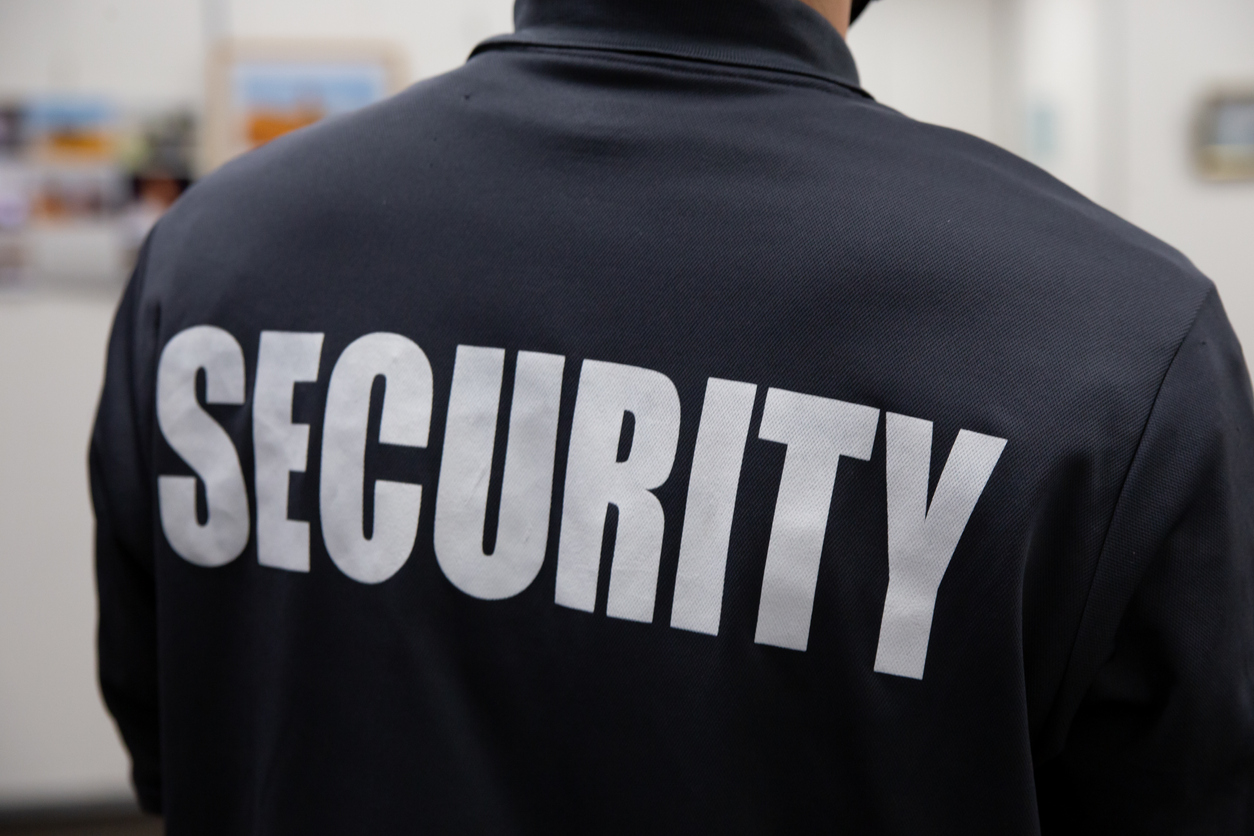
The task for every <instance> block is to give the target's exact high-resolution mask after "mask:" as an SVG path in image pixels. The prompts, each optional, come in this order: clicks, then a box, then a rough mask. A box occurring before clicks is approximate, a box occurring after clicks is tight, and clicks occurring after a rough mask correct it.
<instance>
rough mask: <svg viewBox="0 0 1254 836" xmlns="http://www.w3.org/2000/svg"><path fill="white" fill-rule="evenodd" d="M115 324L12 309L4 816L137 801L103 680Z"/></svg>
mask: <svg viewBox="0 0 1254 836" xmlns="http://www.w3.org/2000/svg"><path fill="white" fill-rule="evenodd" d="M112 318H113V304H112V302H111V301H110V300H107V299H91V298H86V299H73V298H52V299H47V298H45V299H39V298H26V299H12V298H9V299H6V300H4V301H3V303H0V392H3V395H0V806H3V805H12V804H34V803H40V802H48V801H57V800H63V799H67V798H75V799H93V800H95V799H109V798H111V797H118V796H124V795H125V794H126V793H127V792H128V786H127V777H126V776H127V768H128V765H127V760H126V756H125V755H124V754H123V751H122V748H121V746H120V745H119V744H118V740H117V736H116V734H115V732H114V729H113V725H112V723H111V722H110V721H109V719H108V717H107V715H106V714H105V711H104V708H103V706H102V705H101V702H100V697H99V692H98V690H97V687H96V682H95V662H94V654H95V647H94V641H95V620H96V599H95V592H94V589H93V585H92V569H91V565H92V558H91V555H92V546H91V543H92V518H91V506H90V500H89V498H88V487H87V439H88V435H89V433H90V430H91V421H92V414H93V412H94V409H95V400H96V393H97V392H98V390H99V386H100V375H101V371H102V368H103V363H104V345H105V339H106V337H107V335H108V330H109V324H110V322H111V320H112Z"/></svg>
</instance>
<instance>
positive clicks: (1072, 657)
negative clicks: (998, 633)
mask: <svg viewBox="0 0 1254 836" xmlns="http://www.w3.org/2000/svg"><path fill="white" fill-rule="evenodd" d="M1216 293H1217V288H1216V287H1215V285H1214V284H1213V283H1212V284H1211V286H1210V288H1209V290H1207V292H1206V293H1205V294H1203V296H1202V298H1201V300H1200V301H1199V302H1198V305H1197V308H1196V309H1195V310H1194V311H1193V315H1192V317H1191V318H1190V320H1189V325H1188V327H1187V328H1185V330H1184V333H1183V334H1182V335H1181V337H1180V340H1179V342H1177V343H1176V347H1175V349H1174V350H1173V351H1172V353H1171V360H1170V361H1169V362H1168V363H1167V365H1166V366H1165V367H1164V368H1163V373H1162V377H1161V378H1160V379H1159V381H1158V387H1157V388H1156V389H1155V390H1154V399H1153V401H1152V402H1151V403H1150V407H1149V409H1148V410H1146V413H1145V420H1144V421H1143V422H1142V424H1141V432H1140V434H1139V436H1138V437H1137V441H1136V447H1135V449H1134V450H1133V451H1132V455H1131V456H1130V457H1129V459H1128V466H1127V469H1126V470H1125V471H1124V474H1123V480H1122V482H1120V485H1119V493H1118V495H1117V496H1116V498H1115V504H1114V508H1113V509H1112V510H1111V513H1110V519H1109V520H1108V521H1107V523H1106V530H1105V531H1104V532H1103V533H1102V545H1101V547H1100V548H1099V549H1098V552H1097V562H1096V563H1094V564H1093V573H1092V575H1091V576H1090V578H1089V583H1088V589H1086V590H1085V593H1084V608H1083V609H1082V610H1081V612H1080V621H1079V625H1078V626H1077V628H1076V632H1075V637H1074V639H1073V640H1072V643H1071V650H1070V652H1069V653H1068V654H1067V664H1066V667H1065V668H1064V669H1063V675H1062V678H1061V680H1060V684H1059V687H1058V689H1057V691H1055V693H1054V698H1053V700H1051V702H1050V707H1049V711H1048V712H1046V714H1045V717H1046V722H1045V727H1046V728H1048V727H1049V725H1050V718H1053V717H1054V714H1055V712H1056V711H1057V710H1058V701H1059V700H1060V699H1061V698H1062V695H1063V693H1064V691H1065V690H1066V684H1067V682H1068V680H1069V679H1070V677H1071V676H1072V674H1073V673H1074V672H1075V668H1076V665H1077V664H1078V662H1077V656H1078V654H1079V649H1080V646H1081V644H1082V643H1083V642H1082V639H1083V638H1084V635H1083V634H1084V632H1085V625H1086V624H1087V623H1088V621H1089V616H1090V613H1091V612H1092V609H1093V588H1094V586H1096V584H1097V579H1098V576H1099V575H1100V573H1101V568H1102V566H1104V565H1105V564H1106V563H1108V562H1109V561H1108V560H1107V545H1108V544H1109V542H1110V532H1111V530H1112V529H1113V528H1114V526H1115V520H1116V519H1117V518H1118V516H1119V510H1120V509H1121V508H1122V506H1123V501H1124V494H1125V493H1126V492H1127V490H1128V481H1129V480H1130V479H1131V477H1132V469H1133V468H1134V467H1135V466H1136V463H1137V461H1138V460H1139V459H1140V457H1141V448H1142V446H1143V445H1144V444H1145V436H1146V434H1147V433H1148V432H1149V425H1150V422H1151V421H1152V420H1153V419H1154V414H1155V412H1157V410H1158V401H1159V399H1160V398H1161V397H1162V393H1163V387H1164V386H1166V385H1167V377H1168V376H1169V375H1170V374H1171V370H1172V369H1173V368H1174V367H1175V365H1176V360H1177V359H1178V358H1179V356H1180V352H1181V350H1182V349H1183V348H1184V344H1185V343H1187V342H1188V341H1189V337H1190V336H1191V335H1192V334H1193V331H1194V329H1195V328H1197V323H1198V319H1199V318H1200V317H1201V315H1202V310H1203V308H1205V307H1206V304H1207V302H1209V301H1210V299H1211V297H1212V296H1214V295H1215V294H1216ZM1067 726H1068V729H1069V728H1070V723H1069V722H1068V724H1067ZM1066 737H1067V735H1066V734H1065V733H1064V734H1062V735H1060V739H1061V741H1062V742H1063V744H1064V746H1065V740H1066ZM1056 754H1057V753H1056V752H1055V753H1052V754H1051V755H1050V757H1053V756H1054V755H1056ZM1033 760H1034V761H1037V762H1038V763H1039V762H1040V761H1039V760H1038V759H1037V758H1036V757H1035V756H1034V757H1033Z"/></svg>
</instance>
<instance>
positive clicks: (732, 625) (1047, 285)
mask: <svg viewBox="0 0 1254 836" xmlns="http://www.w3.org/2000/svg"><path fill="white" fill-rule="evenodd" d="M720 8H721V9H722V12H721V13H720V14H719V15H713V16H711V15H710V14H709V13H708V8H707V7H706V5H705V4H698V3H697V2H696V0H691V2H689V0H667V2H660V0H613V1H612V0H578V2H574V0H523V2H520V3H519V6H518V10H517V20H518V31H517V32H516V33H515V34H514V35H511V36H506V37H503V38H498V39H494V40H492V41H489V42H487V43H485V44H484V45H482V46H481V47H480V48H479V49H478V50H477V51H476V53H475V55H474V56H473V57H472V58H471V59H470V60H469V61H468V63H467V64H466V65H465V66H464V67H463V68H461V69H459V70H456V71H455V72H452V73H450V74H448V75H444V76H441V77H439V78H435V79H432V80H429V81H425V82H422V83H420V84H418V85H415V86H414V87H412V88H410V89H409V90H407V91H405V92H404V93H402V94H400V95H398V96H396V97H394V98H392V99H391V100H389V101H387V102H385V103H382V104H380V105H378V106H375V107H371V108H368V109H366V110H364V111H360V112H358V113H356V114H353V115H351V116H348V117H345V118H338V119H332V120H328V121H326V122H324V123H320V124H318V125H316V126H313V127H311V128H308V129H305V130H302V131H299V132H297V133H295V134H292V135H290V136H286V137H283V138H280V139H278V140H276V141H274V142H272V143H270V144H269V145H267V146H265V147H264V148H261V149H259V150H257V151H254V152H252V153H249V154H247V155H245V156H244V157H242V158H240V159H238V160H236V161H235V162H233V163H230V164H229V165H227V166H225V167H224V168H223V169H222V170H221V171H219V172H217V173H215V174H213V175H212V176H210V177H208V178H206V179H205V180H203V181H202V182H200V183H198V184H197V185H196V186H195V187H194V188H193V189H192V190H191V191H190V192H189V193H188V194H187V195H186V196H184V198H183V199H181V200H180V201H179V203H178V204H177V205H176V206H175V207H174V208H173V209H172V210H171V211H170V212H169V213H168V214H167V215H166V217H165V218H164V219H163V220H162V221H161V222H160V223H159V224H158V226H157V228H156V230H155V231H154V233H153V234H152V236H151V238H150V240H149V242H148V244H147V245H146V247H145V249H144V251H143V253H142V255H141V259H140V263H139V266H138V268H137V270H136V272H135V275H134V278H133V279H132V281H131V284H130V287H129V289H128V290H127V292H126V295H125V297H124V299H123V300H122V303H121V306H120V308H119V311H118V316H117V322H116V325H115V328H114V332H113V337H112V341H111V343H110V348H109V361H108V370H107V374H106V381H105V386H104V391H103V394H102V397H101V404H100V410H99V415H98V418H97V424H96V428H95V434H94V436H93V439H92V447H91V472H92V488H93V498H94V501H95V507H96V513H97V522H98V526H97V573H98V583H99V591H100V633H99V646H100V676H101V683H102V689H103V692H104V696H105V699H106V701H107V703H108V705H109V708H110V710H111V711H112V712H113V715H114V717H115V718H116V719H117V722H118V725H119V727H120V729H121V731H122V734H123V736H124V738H125V740H126V743H127V745H128V746H129V748H130V750H131V753H132V756H133V759H134V771H135V781H136V785H137V787H138V789H139V792H140V798H141V801H142V802H143V803H144V805H145V806H146V807H148V808H149V809H154V810H156V809H160V810H163V811H164V812H165V815H166V821H167V826H168V832H169V833H171V834H172V836H180V834H193V833H205V834H254V833H255V834H283V833H293V834H298V833H299V834H321V833H326V834H337V833H345V834H347V833H354V834H355V833H371V834H387V833H397V834H402V833H404V834H409V833H414V832H437V833H454V832H456V833H467V832H469V833H671V832H687V833H694V832H695V833H723V832H726V833H765V832H782V833H801V832H831V831H838V832H849V833H901V834H920V833H946V834H949V833H998V834H1033V833H1038V832H1045V833H1067V834H1072V833H1089V832H1091V833H1112V832H1119V833H1125V832H1126V833H1208V834H1214V833H1225V834H1226V833H1232V834H1236V833H1247V832H1250V828H1251V826H1252V823H1254V820H1252V819H1251V812H1250V804H1251V769H1252V765H1251V761H1252V757H1254V689H1252V685H1254V683H1252V676H1254V673H1252V671H1254V608H1252V606H1251V602H1252V598H1254V577H1252V574H1254V573H1252V569H1254V567H1252V561H1254V551H1252V545H1254V531H1252V530H1251V527H1252V524H1254V516H1252V514H1251V502H1252V501H1254V500H1252V497H1254V458H1252V457H1254V447H1252V445H1251V442H1250V439H1251V438H1254V407H1252V405H1251V393H1250V387H1249V382H1248V375H1247V372H1246V368H1245V364H1244V361H1243V359H1242V356H1241V350H1240V347H1239V346H1238V344H1237V342H1236V339H1235V337H1234V336H1233V333H1232V331H1231V329H1230V327H1229V326H1228V323H1227V320H1226V318H1225V316H1224V313H1223V309H1222V307H1221V305H1220V301H1219V298H1218V296H1217V295H1216V293H1215V290H1214V288H1213V286H1212V285H1211V284H1210V283H1209V282H1208V281H1207V280H1206V279H1205V278H1204V277H1203V276H1201V275H1199V274H1198V272H1197V271H1196V270H1195V269H1194V268H1193V267H1192V266H1191V265H1190V264H1189V263H1188V261H1187V260H1185V259H1184V258H1183V257H1182V256H1181V255H1180V254H1178V253H1176V252H1174V251H1173V250H1171V249H1170V248H1169V247H1167V246H1165V245H1164V244H1162V243H1160V242H1158V241H1156V240H1154V239H1153V238H1151V237H1149V236H1148V235H1146V234H1144V233H1142V232H1140V231H1138V230H1137V229H1135V228H1133V227H1131V226H1130V225H1128V224H1126V223H1124V222H1122V221H1120V220H1119V219H1118V218H1115V217H1113V216H1111V215H1110V214H1108V213H1106V212H1105V211H1103V210H1101V209H1099V208H1098V207H1096V206H1094V205H1093V204H1092V203H1090V202H1088V201H1087V200H1085V199H1084V198H1083V197H1081V196H1080V195H1078V194H1076V193H1074V192H1072V191H1071V190H1069V189H1067V188H1066V187H1065V186H1063V185H1061V184H1059V183H1058V182H1056V181H1055V180H1053V179H1052V178H1050V177H1049V176H1048V175H1046V174H1044V173H1043V172H1041V171H1039V170H1037V169H1035V168H1033V167H1032V166H1030V165H1028V164H1027V163H1024V162H1023V161H1021V160H1019V159H1017V158H1015V157H1013V156H1011V155H1009V154H1007V153H1005V152H1003V151H1000V150H998V149H996V148H994V147H992V146H990V145H987V144H985V143H983V142H981V141H979V140H976V139H974V138H971V137H969V136H965V135H963V134H960V133H957V132H954V131H949V130H945V129H942V128H937V127H933V126H928V125H923V124H920V123H917V122H913V121H911V120H909V119H906V118H904V117H903V116H901V115H900V114H897V113H895V112H893V111H892V110H890V109H888V108H886V107H883V106H881V105H878V104H876V103H875V102H874V101H873V100H871V99H870V98H869V97H868V96H867V95H866V94H865V93H864V92H862V91H861V90H860V89H858V87H857V76H856V70H855V69H854V66H853V61H852V58H851V56H850V55H849V53H848V50H847V49H846V48H845V46H844V43H843V41H841V39H840V38H839V36H838V35H836V33H835V32H834V31H833V30H832V29H831V28H830V27H829V26H828V25H827V24H826V23H825V22H824V21H823V20H822V19H821V18H819V17H818V16H817V15H816V14H814V13H813V12H812V11H811V10H810V9H809V8H807V7H805V6H803V5H802V4H800V3H797V2H793V0H729V2H727V3H725V4H722V5H721V6H720ZM283 509H286V514H285V515H284V513H283ZM481 525H482V530H479V528H480V526H481Z"/></svg>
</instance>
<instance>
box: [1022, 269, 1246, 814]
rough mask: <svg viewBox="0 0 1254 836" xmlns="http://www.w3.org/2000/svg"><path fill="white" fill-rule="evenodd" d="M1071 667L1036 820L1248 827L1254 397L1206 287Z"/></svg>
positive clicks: (1120, 513) (1142, 452) (1113, 532)
mask: <svg viewBox="0 0 1254 836" xmlns="http://www.w3.org/2000/svg"><path fill="white" fill-rule="evenodd" d="M1071 669H1072V670H1071V673H1072V674H1074V676H1073V679H1072V682H1073V687H1074V689H1075V697H1074V708H1073V712H1072V714H1071V722H1070V727H1069V732H1068V735H1067V737H1066V742H1065V745H1064V747H1063V750H1062V752H1061V753H1060V754H1059V755H1058V756H1056V757H1054V758H1052V759H1051V760H1049V761H1047V762H1046V763H1043V764H1039V765H1038V768H1039V771H1038V792H1039V802H1040V809H1041V820H1042V825H1043V827H1044V831H1045V832H1046V833H1173V834H1174V833H1205V834H1238V833H1240V834H1245V833H1254V403H1252V399H1251V392H1250V381H1249V373H1248V371H1247V369H1246V366H1245V362H1244V360H1243V359H1242V355H1241V347H1240V345H1239V344H1238V342H1237V339H1236V336H1235V335H1234V334H1233V332H1232V328H1231V326H1230V325H1229V323H1228V320H1227V318H1226V316H1225V314H1224V311H1223V307H1222V305H1221V304H1220V302H1219V298H1218V296H1217V294H1216V293H1215V292H1214V291H1213V290H1212V291H1211V293H1210V295H1209V297H1208V298H1207V300H1206V301H1205V302H1204V303H1203V305H1202V307H1201V309H1200V310H1199V312H1198V315H1197V317H1196V320H1195V322H1194V324H1193V327H1192V328H1191V330H1190V332H1189V333H1188V335H1187V336H1186V338H1185V339H1184V341H1183V342H1182V343H1181V345H1180V347H1179V350H1178V352H1177V354H1176V356H1175V358H1174V360H1173V361H1172V364H1171V366H1170V368H1169V370H1168V371H1167V374H1166V376H1165V377H1164V379H1163V383H1162V387H1161V389H1160V391H1159V395H1158V398H1157V400H1156V402H1155V405H1154V407H1153V410H1152V412H1151V414H1150V416H1149V419H1148V421H1147V423H1146V426H1145V430H1144V435H1143V437H1142V440H1141V444H1140V446H1139V449H1138V451H1137V453H1136V456H1135V458H1134V460H1133V463H1132V466H1131V469H1130V470H1129V472H1128V476H1127V480H1126V482H1125V484H1124V487H1123V491H1122V494H1121V496H1120V500H1119V503H1118V505H1117V508H1116V511H1115V515H1114V518H1113V520H1112V523H1111V527H1110V529H1109V531H1108V533H1107V537H1106V542H1105V545H1104V547H1103V550H1102V557H1101V560H1100V561H1099V564H1098V569H1097V573H1096V575H1095V578H1094V581H1093V585H1092V588H1091V590H1090V593H1089V600H1088V605H1087V609H1086V611H1085V614H1084V618H1083V621H1082V626H1081V632H1080V636H1079V639H1078V641H1077V643H1076V646H1075V649H1074V650H1073V655H1072V664H1071ZM1063 699H1064V701H1065V699H1066V696H1065V695H1064V697H1063Z"/></svg>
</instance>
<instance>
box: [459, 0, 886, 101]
mask: <svg viewBox="0 0 1254 836" xmlns="http://www.w3.org/2000/svg"><path fill="white" fill-rule="evenodd" d="M514 26H515V32H514V34H512V35H502V36H501V37H498V38H491V39H489V40H487V41H484V42H483V43H482V44H480V45H479V46H478V47H476V48H475V53H478V52H481V51H484V50H486V49H492V48H495V47H502V46H509V45H511V44H517V45H523V46H554V47H580V48H587V49H607V50H617V51H625V52H634V53H646V54H655V55H662V56H671V57H677V58H688V59H695V60H701V61H710V62H715V63H721V64H731V65H736V66H743V67H753V68H760V69H768V70H777V71H782V72H789V73H794V74H799V75H805V76H811V77H816V78H821V79H824V80H826V81H832V82H835V83H837V84H840V85H842V86H844V87H848V88H851V89H853V90H855V91H857V92H859V93H862V95H866V93H865V92H863V91H862V90H861V88H860V87H859V86H858V68H857V66H856V65H855V64H854V60H853V55H852V53H850V51H849V47H848V46H847V45H846V44H845V41H844V39H843V38H841V37H840V34H839V33H838V32H837V31H836V30H835V29H834V28H832V26H831V24H829V23H828V22H827V21H826V20H824V19H823V18H822V17H821V16H820V15H819V14H818V12H816V11H814V10H813V9H811V8H810V7H809V6H807V5H805V4H804V3H802V2H800V0H516V2H515V4H514ZM475 53H472V55H473V54H475Z"/></svg>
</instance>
